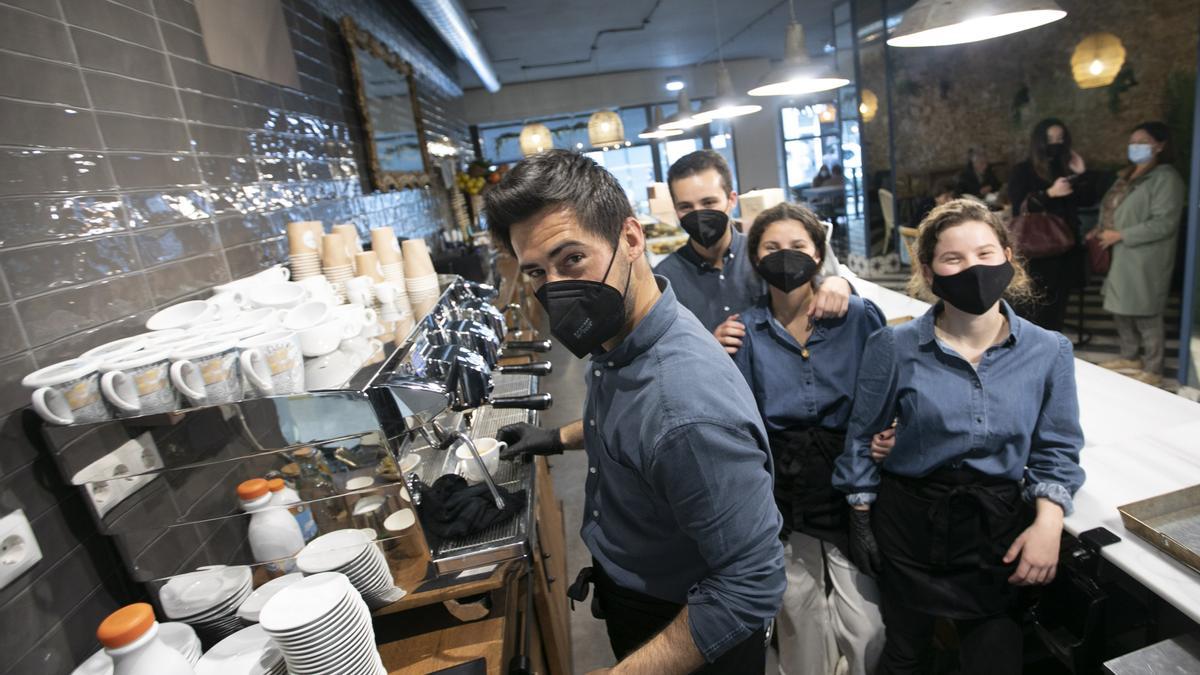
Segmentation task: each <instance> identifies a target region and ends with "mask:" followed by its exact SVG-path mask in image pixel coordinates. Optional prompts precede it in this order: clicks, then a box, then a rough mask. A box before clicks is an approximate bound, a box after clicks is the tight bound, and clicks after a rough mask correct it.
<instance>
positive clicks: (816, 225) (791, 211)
mask: <svg viewBox="0 0 1200 675" xmlns="http://www.w3.org/2000/svg"><path fill="white" fill-rule="evenodd" d="M781 220H795V221H799V223H800V224H801V225H803V226H804V229H805V230H807V231H808V236H809V238H810V239H812V242H813V246H814V247H815V248H816V249H817V255H819V256H821V262H822V263H824V262H825V226H824V225H822V224H821V220H820V219H819V218H817V214H815V213H813V212H812V211H810V210H809V208H808V207H807V206H801V205H799V204H792V203H789V202H783V203H781V204H776V205H775V206H772V207H771V208H769V209H767V210H766V211H763V212H762V213H760V214H758V217H756V218H755V219H754V224H753V225H751V226H750V232H749V233H748V234H747V235H746V247H747V248H746V250H747V251H748V252H749V253H750V262H752V263H754V266H755V267H757V266H758V245H759V244H761V243H762V238H763V235H764V234H766V232H767V228H768V227H770V226H772V225H774V224H775V223H778V222H779V221H781Z"/></svg>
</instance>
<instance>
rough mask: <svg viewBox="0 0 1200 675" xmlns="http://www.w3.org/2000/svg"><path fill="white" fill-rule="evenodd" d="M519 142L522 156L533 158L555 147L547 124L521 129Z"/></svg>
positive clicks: (526, 126) (532, 125) (531, 125)
mask: <svg viewBox="0 0 1200 675" xmlns="http://www.w3.org/2000/svg"><path fill="white" fill-rule="evenodd" d="M518 142H519V143H520V145H521V154H522V155H524V156H526V157H532V156H534V155H536V154H538V153H539V152H542V151H544V150H549V149H550V148H553V147H554V139H553V137H552V136H551V135H550V129H548V128H546V125H545V124H526V125H525V127H524V128H523V129H521V136H520V138H519V139H518Z"/></svg>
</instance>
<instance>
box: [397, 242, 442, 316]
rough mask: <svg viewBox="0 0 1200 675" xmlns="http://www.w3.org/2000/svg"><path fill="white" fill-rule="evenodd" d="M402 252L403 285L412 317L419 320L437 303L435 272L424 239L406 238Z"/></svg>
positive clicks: (437, 293)
mask: <svg viewBox="0 0 1200 675" xmlns="http://www.w3.org/2000/svg"><path fill="white" fill-rule="evenodd" d="M402 250H403V252H404V272H405V276H404V285H405V288H407V289H408V300H409V302H411V303H412V308H413V317H414V319H415V320H417V321H420V320H421V319H423V318H425V315H426V314H428V313H429V310H431V309H433V306H434V305H436V304H437V299H438V296H439V295H440V293H439V292H438V281H437V272H435V271H434V269H433V260H432V259H431V258H430V257H429V249H428V248H426V247H425V240H424V239H406V240H405V241H404V244H403V245H402Z"/></svg>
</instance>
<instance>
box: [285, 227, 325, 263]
mask: <svg viewBox="0 0 1200 675" xmlns="http://www.w3.org/2000/svg"><path fill="white" fill-rule="evenodd" d="M317 224H318V225H320V223H319V222H318V223H317ZM287 237H288V247H289V249H290V251H291V253H292V255H295V254H297V253H317V254H319V253H320V252H321V234H320V233H317V232H314V231H313V229H312V224H311V221H307V220H297V221H292V222H290V223H288V224H287Z"/></svg>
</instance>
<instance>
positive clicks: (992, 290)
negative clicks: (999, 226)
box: [933, 260, 1015, 315]
mask: <svg viewBox="0 0 1200 675" xmlns="http://www.w3.org/2000/svg"><path fill="white" fill-rule="evenodd" d="M1014 274H1015V272H1014V270H1013V266H1012V263H1010V262H1008V261H1007V260H1005V261H1004V262H1002V263H1000V264H999V265H972V266H970V267H968V268H967V269H965V270H963V271H961V272H959V273H957V274H951V275H949V276H943V275H941V274H935V275H933V294H934V295H936V296H938V297H939V298H941V299H942V300H945V301H946V302H948V303H949V304H951V305H954V306H955V307H956V308H957V309H961V310H962V311H964V312H967V313H969V314H975V315H980V314H984V313H986V312H987V311H988V310H989V309H991V308H992V305H995V304H996V303H997V302H998V301H999V300H1000V298H1002V297H1003V296H1004V291H1006V290H1008V284H1009V282H1011V281H1012V279H1013V275H1014Z"/></svg>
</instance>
